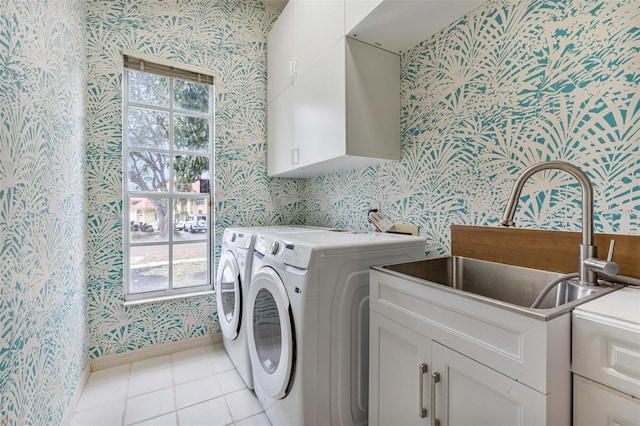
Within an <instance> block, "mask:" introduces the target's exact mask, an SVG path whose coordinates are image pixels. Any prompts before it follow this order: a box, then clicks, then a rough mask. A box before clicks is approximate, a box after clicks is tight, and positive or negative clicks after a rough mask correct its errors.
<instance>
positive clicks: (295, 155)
mask: <svg viewBox="0 0 640 426" xmlns="http://www.w3.org/2000/svg"><path fill="white" fill-rule="evenodd" d="M299 162H300V151H299V150H298V148H294V149H292V150H291V164H293V165H296V164H298V163H299Z"/></svg>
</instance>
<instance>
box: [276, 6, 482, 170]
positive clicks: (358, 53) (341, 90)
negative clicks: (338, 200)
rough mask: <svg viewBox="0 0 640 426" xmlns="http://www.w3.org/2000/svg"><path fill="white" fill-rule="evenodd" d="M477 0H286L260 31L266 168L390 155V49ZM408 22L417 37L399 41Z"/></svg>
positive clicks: (393, 65) (394, 59)
mask: <svg viewBox="0 0 640 426" xmlns="http://www.w3.org/2000/svg"><path fill="white" fill-rule="evenodd" d="M479 3H480V2H479V1H456V0H449V1H433V0H420V1H416V0H407V1H404V0H289V2H288V4H287V5H286V7H285V8H284V10H283V12H282V14H281V15H280V17H279V18H278V20H277V21H276V22H275V23H274V25H273V28H272V29H271V31H270V32H269V36H268V39H267V73H268V75H267V78H268V84H267V104H268V107H267V127H268V129H267V138H268V141H267V144H268V174H269V176H282V177H312V176H320V175H325V174H328V173H333V172H338V171H344V170H348V169H355V168H361V167H366V166H369V165H373V164H378V163H381V162H386V161H391V160H399V159H400V56H399V54H398V53H397V52H398V51H402V50H406V48H408V47H412V46H413V45H415V44H417V43H418V42H420V41H422V40H425V39H426V38H428V36H429V35H430V34H432V33H433V32H435V31H437V30H438V29H441V28H443V27H444V26H446V25H447V24H449V23H450V22H452V21H453V20H454V19H455V18H456V17H459V16H462V15H463V14H464V13H465V12H466V11H467V10H469V9H471V7H472V6H473V5H476V4H479ZM409 6H412V7H409ZM416 14H417V16H416ZM414 25H415V28H411V27H412V26H414ZM425 27H426V31H425ZM433 27H437V29H436V30H433ZM416 28H418V35H417V36H414V37H418V39H416V40H415V42H414V41H413V39H407V37H406V35H407V34H408V33H409V32H413V31H416ZM347 36H349V37H347ZM387 39H388V40H387ZM407 40H409V41H407ZM411 43H413V44H411ZM408 44H411V46H408ZM401 45H402V46H403V47H402V48H400V46H401ZM380 47H383V48H384V49H381V48H380Z"/></svg>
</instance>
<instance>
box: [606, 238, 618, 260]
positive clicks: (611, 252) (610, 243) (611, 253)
mask: <svg viewBox="0 0 640 426" xmlns="http://www.w3.org/2000/svg"><path fill="white" fill-rule="evenodd" d="M615 245H616V240H613V239H612V240H611V242H609V253H608V254H607V262H611V261H612V260H613V247H614V246H615Z"/></svg>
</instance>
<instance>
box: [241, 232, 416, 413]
mask: <svg viewBox="0 0 640 426" xmlns="http://www.w3.org/2000/svg"><path fill="white" fill-rule="evenodd" d="M425 243H426V240H425V239H424V238H420V237H408V236H400V235H396V234H382V233H372V232H331V231H325V232H313V233H297V234H287V235H280V236H274V235H260V236H258V237H257V238H256V242H255V250H254V259H253V266H252V281H251V286H250V288H249V300H248V308H249V312H248V318H247V319H248V321H249V322H248V330H247V331H248V332H247V335H248V339H249V353H250V359H251V364H252V371H253V377H254V389H255V392H256V395H257V397H258V399H259V400H260V402H261V404H262V406H263V408H264V410H265V412H266V414H267V416H268V417H269V419H270V420H271V422H272V424H277V425H302V424H304V425H328V424H332V425H364V424H366V423H367V419H368V374H369V371H368V370H369V352H368V346H369V267H370V266H372V265H381V264H386V263H390V262H407V261H412V260H419V259H424V258H425Z"/></svg>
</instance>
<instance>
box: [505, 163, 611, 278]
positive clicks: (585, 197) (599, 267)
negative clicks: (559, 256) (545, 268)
mask: <svg viewBox="0 0 640 426" xmlns="http://www.w3.org/2000/svg"><path fill="white" fill-rule="evenodd" d="M542 170H562V171H564V172H567V173H569V174H570V175H571V176H573V177H574V178H575V179H576V180H577V181H578V183H579V184H580V187H581V189H582V244H581V245H580V269H579V270H578V273H579V280H580V283H581V284H587V285H597V284H598V277H597V272H602V273H606V274H608V275H612V273H611V272H612V271H615V272H613V274H616V273H617V272H618V265H616V264H615V263H614V262H610V261H603V260H600V259H597V258H596V246H595V245H594V244H593V186H592V185H591V180H589V176H587V175H586V174H585V173H584V172H583V171H582V170H581V169H579V168H578V167H576V166H574V165H573V164H570V163H566V162H564V161H545V162H542V163H538V164H534V165H533V166H530V167H528V168H527V169H525V170H524V171H522V173H520V176H518V179H517V180H516V182H515V184H514V185H513V189H512V190H511V196H510V197H509V201H508V203H507V207H506V209H505V211H504V215H503V216H502V220H500V224H501V225H503V226H513V225H515V222H514V221H513V218H514V216H515V214H516V209H517V207H518V201H519V200H520V194H521V193H522V188H523V187H524V184H525V182H526V181H527V180H529V178H530V177H531V176H532V175H534V174H536V173H538V172H539V171H542Z"/></svg>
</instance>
